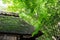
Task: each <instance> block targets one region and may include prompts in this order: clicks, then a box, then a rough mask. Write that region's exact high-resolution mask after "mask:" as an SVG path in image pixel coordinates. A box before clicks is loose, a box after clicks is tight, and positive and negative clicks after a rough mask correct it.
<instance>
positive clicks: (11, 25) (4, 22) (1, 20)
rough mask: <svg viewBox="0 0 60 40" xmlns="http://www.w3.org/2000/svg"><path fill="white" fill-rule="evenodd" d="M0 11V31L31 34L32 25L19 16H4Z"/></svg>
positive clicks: (32, 30)
mask: <svg viewBox="0 0 60 40" xmlns="http://www.w3.org/2000/svg"><path fill="white" fill-rule="evenodd" d="M1 14H3V13H0V32H6V33H17V34H32V33H33V32H34V27H33V26H32V25H30V24H28V23H27V22H25V21H24V20H22V19H21V18H19V17H14V16H11V15H10V16H8V15H7V16H5V14H4V15H1Z"/></svg>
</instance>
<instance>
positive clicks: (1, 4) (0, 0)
mask: <svg viewBox="0 0 60 40" xmlns="http://www.w3.org/2000/svg"><path fill="white" fill-rule="evenodd" d="M0 6H1V7H4V8H6V7H7V5H6V4H3V3H2V0H0Z"/></svg>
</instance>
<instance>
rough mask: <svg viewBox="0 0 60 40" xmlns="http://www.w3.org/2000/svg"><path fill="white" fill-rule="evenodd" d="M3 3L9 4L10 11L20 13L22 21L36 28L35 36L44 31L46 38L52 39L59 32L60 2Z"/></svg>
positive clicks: (26, 0) (22, 0) (8, 0)
mask: <svg viewBox="0 0 60 40" xmlns="http://www.w3.org/2000/svg"><path fill="white" fill-rule="evenodd" d="M3 2H5V3H6V4H8V8H7V10H8V11H12V12H18V13H19V16H20V17H21V18H22V19H24V20H25V21H27V22H28V23H30V24H32V25H33V26H35V32H34V33H33V35H34V34H36V33H37V32H38V31H39V30H42V31H43V32H44V34H45V37H49V36H50V38H51V36H52V35H54V33H56V32H57V30H56V29H57V28H56V27H57V26H56V25H57V23H58V22H59V21H60V3H59V0H3ZM11 3H12V4H11ZM10 4H11V5H10ZM55 26H56V27H55ZM55 31H56V32H55ZM53 32H54V33H53ZM51 33H52V34H51ZM58 34H59V33H58ZM43 37H44V36H43ZM47 39H48V38H47Z"/></svg>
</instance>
